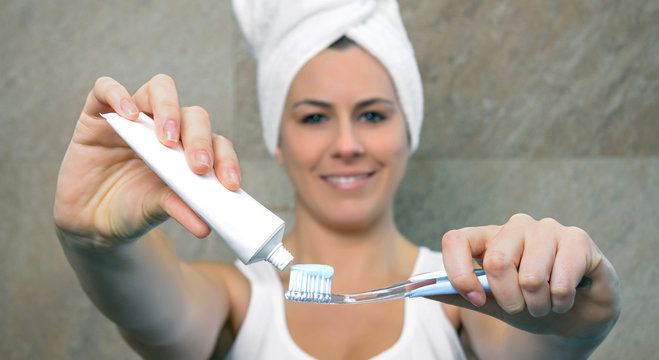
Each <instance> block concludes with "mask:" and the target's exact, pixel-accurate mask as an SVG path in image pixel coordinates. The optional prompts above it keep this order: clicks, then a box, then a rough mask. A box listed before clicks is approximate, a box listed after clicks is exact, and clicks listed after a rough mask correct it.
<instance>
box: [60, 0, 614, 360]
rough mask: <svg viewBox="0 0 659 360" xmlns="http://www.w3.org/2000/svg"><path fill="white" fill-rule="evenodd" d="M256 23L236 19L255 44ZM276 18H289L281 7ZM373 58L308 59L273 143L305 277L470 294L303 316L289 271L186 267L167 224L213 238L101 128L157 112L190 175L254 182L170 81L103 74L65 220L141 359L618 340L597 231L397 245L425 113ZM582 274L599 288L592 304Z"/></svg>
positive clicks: (518, 352) (90, 105)
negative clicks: (124, 82)
mask: <svg viewBox="0 0 659 360" xmlns="http://www.w3.org/2000/svg"><path fill="white" fill-rule="evenodd" d="M384 3H386V4H385V5H386V7H387V8H386V9H382V8H377V7H376V8H373V9H371V10H373V12H374V13H375V14H376V15H375V16H377V15H378V14H379V15H381V14H382V12H380V13H378V11H383V12H385V13H387V11H388V13H387V14H389V15H388V16H390V15H391V9H392V7H391V6H392V5H391V4H392V2H384ZM243 4H244V3H243ZM393 4H394V5H395V3H393ZM380 5H381V4H380ZM385 5H381V6H385ZM350 6H352V4H350ZM333 9H334V8H333ZM359 9H361V8H359ZM244 10H245V9H244V8H242V9H241V8H240V7H237V11H236V12H237V15H238V18H239V21H240V23H241V26H242V28H243V31H244V32H245V33H246V37H248V41H249V40H250V30H249V29H250V28H249V26H247V25H246V24H245V18H244V17H241V12H242V11H244ZM303 10H304V11H312V10H314V9H311V10H310V9H308V8H307V9H303ZM315 10H318V9H315ZM350 10H351V11H348V12H346V13H349V14H354V13H355V11H352V10H354V9H350ZM394 10H395V19H399V18H398V10H397V7H394ZM262 11H263V12H264V13H267V14H269V15H271V16H274V18H275V20H273V22H274V23H276V22H277V19H279V18H278V17H277V16H276V14H277V12H276V11H274V12H273V11H265V10H262ZM243 14H244V13H243ZM272 14H275V15H272ZM364 14H366V15H365V16H370V15H369V14H371V13H369V12H368V11H364ZM303 15H304V14H303ZM335 15H336V14H335ZM360 16H361V15H360ZM355 17H357V16H355ZM385 17H386V16H385ZM250 18H253V17H250ZM286 18H287V19H288V21H290V18H291V17H290V16H287V17H286ZM301 18H305V17H304V16H302V17H301ZM305 19H306V18H305ZM395 19H394V23H395V22H396V21H398V20H395ZM367 23H368V22H367V21H366V22H365V21H362V20H360V21H359V24H367ZM394 25H395V24H394ZM360 26H361V25H360ZM287 29H288V30H290V29H289V28H287ZM401 31H404V30H401ZM284 33H287V32H284ZM302 33H305V34H306V36H310V35H309V34H308V32H302ZM343 33H347V34H348V37H350V34H355V35H354V38H360V37H359V35H358V34H357V32H350V31H347V32H345V31H341V32H337V33H336V34H334V36H335V35H339V37H340V35H342V34H343ZM252 35H253V34H252ZM350 38H352V37H350ZM406 39H407V38H406V37H405V40H406ZM252 40H254V39H253V37H252ZM265 43H268V41H266V42H265ZM254 44H255V42H252V43H251V46H252V50H253V51H254V50H255V45H254ZM369 44H370V43H369V42H368V41H367V40H364V39H363V38H362V40H361V41H357V44H355V42H353V41H351V40H349V39H347V38H341V39H340V40H339V41H338V42H336V43H334V44H333V45H332V46H330V47H327V46H325V45H324V46H323V49H324V50H318V51H316V52H315V53H314V54H313V55H312V56H311V57H309V58H306V59H304V61H301V65H300V66H299V67H298V68H296V70H295V71H294V72H292V75H291V76H290V83H287V84H285V87H286V88H287V91H286V92H285V93H284V95H283V99H282V100H283V101H282V102H283V103H282V104H281V106H280V107H279V110H280V111H278V112H276V113H278V114H281V116H276V118H277V120H276V121H274V124H276V126H275V127H274V129H275V130H274V131H272V129H273V125H272V124H273V122H268V123H267V124H264V128H266V130H265V132H266V135H265V136H266V143H267V144H268V147H269V148H270V149H271V150H272V151H273V152H274V153H275V154H276V157H277V160H278V161H279V163H280V164H281V165H282V166H283V167H284V168H285V169H286V171H287V173H288V175H289V177H290V178H291V181H292V182H293V184H294V186H295V189H296V221H295V226H294V228H293V229H292V230H291V231H290V232H289V233H288V235H287V236H286V238H285V239H284V244H285V246H286V248H288V249H289V250H290V251H291V253H292V254H293V255H294V256H295V262H297V263H321V264H330V265H332V266H334V268H335V275H334V277H333V291H334V292H339V293H347V292H357V291H364V290H369V289H373V288H378V287H382V286H386V285H389V284H393V283H396V282H399V281H402V280H404V279H407V278H409V276H410V275H412V274H413V273H417V272H423V271H431V270H438V269H441V268H443V267H445V269H446V271H447V272H448V274H449V278H450V279H451V281H452V283H453V284H454V286H455V287H456V288H457V289H458V290H459V291H460V294H461V295H454V296H437V297H435V298H434V299H432V300H423V299H414V300H404V301H403V300H396V301H385V302H379V303H372V304H364V305H351V306H327V305H319V304H303V303H291V302H284V301H283V299H282V296H281V295H282V291H283V290H282V286H284V287H285V285H286V284H287V282H288V279H287V276H288V272H285V273H283V274H279V275H278V274H277V273H276V272H275V271H274V269H273V268H272V267H271V266H270V265H269V264H267V263H260V264H255V265H250V266H244V265H242V264H235V265H230V264H217V263H181V262H179V261H178V259H177V258H176V255H175V253H174V251H173V250H172V247H171V244H170V243H169V241H168V240H167V239H166V238H165V237H164V235H163V234H161V233H159V232H157V230H152V229H153V227H154V226H156V225H157V224H158V223H160V222H161V221H163V220H164V219H165V218H167V217H168V216H171V217H173V218H175V219H176V220H177V221H179V222H180V223H181V224H182V225H183V226H185V227H186V228H187V229H188V230H189V231H191V232H192V233H193V234H195V235H196V236H200V237H204V236H206V235H208V233H209V231H210V230H209V228H208V227H207V226H206V224H204V223H203V221H201V220H200V219H199V218H198V217H197V216H196V215H195V214H194V212H192V211H191V210H190V209H189V208H188V207H187V206H186V205H185V204H184V203H183V202H182V201H181V199H180V198H178V197H177V196H176V195H175V194H173V193H172V191H171V190H170V189H169V188H168V187H166V185H164V184H163V183H162V182H161V181H160V180H159V179H158V177H157V176H156V175H155V174H153V172H151V171H150V170H149V169H148V167H146V166H145V165H144V163H143V162H142V161H141V160H139V159H138V158H137V157H136V156H135V154H134V153H133V152H132V151H131V149H130V148H128V147H127V146H126V145H125V143H123V141H121V140H120V138H118V136H117V135H116V134H115V133H114V131H113V130H112V129H111V128H110V127H109V126H108V125H107V123H106V122H105V121H104V120H102V118H100V117H99V116H98V114H99V113H104V112H110V111H116V112H118V113H119V114H120V115H122V116H124V117H125V118H127V119H135V118H136V117H137V114H138V111H144V112H147V113H150V114H153V117H154V120H155V122H156V128H157V136H158V138H159V139H160V141H161V142H162V143H163V144H164V145H166V146H172V145H174V144H175V143H176V142H178V141H179V139H180V140H181V141H182V142H183V145H184V148H185V152H186V157H187V160H188V163H189V165H190V168H191V169H192V170H193V171H195V172H196V173H198V174H204V173H208V172H211V171H212V172H214V173H215V175H216V176H217V177H218V178H219V179H220V181H221V182H222V184H223V185H224V186H226V187H227V188H229V189H231V190H235V189H237V188H238V187H239V186H240V181H241V174H240V169H239V165H238V159H237V156H236V154H235V152H234V151H233V148H232V146H231V143H230V142H229V140H227V139H225V138H223V137H221V136H217V135H212V134H211V131H210V120H209V115H208V114H207V113H206V112H205V111H204V110H203V109H201V108H199V107H180V106H179V104H178V97H177V94H176V88H175V85H174V82H173V80H172V79H171V78H169V77H168V76H165V75H158V76H155V77H154V78H152V79H151V80H150V81H149V82H147V83H146V84H145V85H144V86H142V87H141V88H140V89H139V90H138V91H137V92H136V93H135V95H134V96H132V97H131V96H130V94H129V93H128V92H127V91H126V89H125V88H124V87H123V86H121V85H120V84H119V83H118V82H116V81H115V80H113V79H110V78H106V77H104V78H100V79H98V80H97V82H96V84H95V86H94V88H93V90H92V91H91V92H90V94H89V97H88V98H87V102H86V103H85V107H84V109H83V111H82V114H81V116H80V119H79V120H78V124H77V126H76V129H75V131H74V134H73V138H72V141H71V144H70V146H69V149H68V150H67V153H66V155H65V157H64V160H63V162H62V166H61V170H60V175H59V179H58V188H57V193H56V199H55V211H54V213H55V221H56V225H57V231H58V235H59V237H60V240H61V242H62V246H63V248H64V250H65V253H66V255H67V257H68V259H69V261H70V263H71V265H72V266H73V268H74V269H75V270H76V273H77V275H78V277H79V279H80V281H81V284H82V286H83V288H84V289H85V291H86V292H87V294H88V295H89V297H90V298H91V299H92V301H93V302H94V303H95V304H96V306H97V307H98V308H99V309H100V310H101V311H102V312H103V313H104V314H105V315H106V316H107V317H108V318H110V319H111V320H112V321H114V322H115V323H116V324H117V325H118V326H119V328H120V331H121V333H122V335H123V336H124V338H125V339H126V341H127V342H128V343H129V344H130V345H131V346H132V347H133V348H134V349H135V350H136V351H137V352H138V353H140V354H141V355H142V356H144V357H147V358H184V359H192V358H207V357H209V356H211V355H212V354H213V353H214V352H215V351H216V350H217V347H218V346H217V344H219V343H221V341H218V337H219V333H220V329H222V328H223V327H226V328H227V329H229V330H230V331H228V332H223V333H225V334H226V333H229V334H230V335H229V340H230V341H231V342H232V343H233V347H232V349H231V350H230V353H229V356H230V357H235V358H254V357H265V356H269V357H281V358H305V357H309V356H312V357H318V358H366V357H373V356H378V355H379V356H380V358H400V357H412V358H415V357H416V358H418V357H425V358H463V357H464V356H465V353H464V352H463V349H462V348H461V347H460V344H459V341H458V337H457V331H458V330H459V331H463V332H464V333H465V334H466V336H465V338H466V339H467V340H468V341H467V342H466V343H467V346H468V348H466V349H465V350H467V352H471V351H473V352H474V353H475V354H476V355H477V356H479V357H483V358H487V357H490V358H542V357H547V358H552V359H554V358H572V357H576V358H578V357H585V356H587V355H588V354H589V353H590V352H591V351H592V350H593V349H594V348H595V347H596V346H597V345H598V344H599V343H600V342H601V341H602V339H603V338H604V337H605V336H606V334H607V333H608V332H609V330H610V328H611V327H612V326H613V324H614V323H615V320H616V318H617V316H618V314H619V299H618V297H619V290H618V287H617V276H616V274H615V271H614V269H613V268H612V266H611V264H610V263H609V262H608V261H607V259H606V258H605V257H604V256H603V254H602V253H601V252H600V251H599V249H598V248H597V247H596V245H595V244H594V243H593V241H592V240H591V239H590V237H589V236H588V235H587V234H586V233H585V232H584V231H583V230H580V229H577V228H573V227H565V226H562V225H560V224H558V223H557V222H556V221H554V220H551V219H543V220H539V221H537V220H534V219H532V218H531V217H529V216H527V215H515V216H513V217H511V218H510V220H509V221H508V222H507V223H506V224H504V225H501V226H485V227H473V228H465V229H460V230H454V231H451V232H449V233H447V234H446V235H445V236H444V239H443V243H442V248H443V254H439V253H434V252H430V251H429V250H427V249H419V248H418V247H416V246H415V245H414V244H412V243H411V242H410V241H409V240H407V239H406V238H405V237H404V236H403V235H402V234H400V233H399V232H398V230H397V229H396V226H395V222H394V216H393V195H394V192H395V190H396V188H397V186H398V184H399V183H400V180H401V178H402V176H403V173H404V171H405V167H406V164H407V159H408V156H409V155H410V153H411V152H412V151H413V150H414V148H415V147H416V142H417V141H418V129H419V127H418V125H419V123H418V122H415V121H416V120H415V119H414V114H415V113H419V111H418V104H417V105H415V104H414V103H413V101H412V102H410V98H411V96H410V91H408V90H409V89H408V88H406V85H404V84H402V83H401V80H400V76H399V75H397V74H399V73H397V72H396V70H395V69H394V68H393V67H394V66H395V65H388V64H390V63H388V62H387V61H386V60H385V59H384V58H383V57H386V55H382V54H380V55H379V56H377V58H376V56H375V55H374V54H375V53H377V51H376V50H373V51H367V50H365V48H366V47H368V46H369ZM263 48H265V49H267V51H269V54H270V53H276V51H277V50H276V49H274V48H273V47H271V46H264V47H263ZM273 49H274V50H273ZM258 51H259V49H256V50H255V52H257V53H258ZM292 56H297V55H295V54H293V55H292ZM258 57H259V56H258V55H257V58H258ZM302 58H303V57H302ZM263 63H267V60H263V59H262V58H261V59H259V90H260V91H261V92H260V94H259V95H260V100H261V111H262V112H264V109H265V110H271V109H272V108H275V109H276V108H277V105H276V104H277V100H276V99H275V100H272V97H273V94H272V93H267V90H263V89H268V86H269V85H271V83H269V82H268V80H267V79H265V80H263V78H262V76H266V75H268V74H267V70H268V68H267V67H265V68H264V67H263V66H262V64H263ZM280 66H284V65H280ZM270 70H272V69H270ZM275 82H276V81H275ZM412 88H413V86H412ZM264 91H266V93H264ZM412 93H414V91H412ZM272 104H275V105H272ZM415 106H416V107H415ZM415 109H416V110H415ZM415 111H416V112H415ZM270 116H272V114H270ZM263 117H264V118H267V117H268V116H267V115H264V116H263ZM268 129H270V130H268ZM268 139H269V142H268ZM473 259H477V260H478V261H480V262H481V263H482V265H483V267H484V268H485V269H486V271H487V273H488V277H489V279H490V283H491V287H492V292H491V294H489V295H487V296H486V294H485V293H484V292H483V289H482V288H481V287H480V285H479V284H478V282H477V280H476V278H475V276H474V275H473V273H472V268H473V265H472V262H473ZM583 276H588V277H590V278H591V279H592V280H593V285H592V287H591V288H588V289H580V290H579V291H575V290H574V289H575V287H576V284H577V283H578V281H579V279H581V277H583ZM278 280H279V281H278ZM282 284H283V285H282ZM433 300H439V301H441V302H438V301H433ZM231 334H232V336H231Z"/></svg>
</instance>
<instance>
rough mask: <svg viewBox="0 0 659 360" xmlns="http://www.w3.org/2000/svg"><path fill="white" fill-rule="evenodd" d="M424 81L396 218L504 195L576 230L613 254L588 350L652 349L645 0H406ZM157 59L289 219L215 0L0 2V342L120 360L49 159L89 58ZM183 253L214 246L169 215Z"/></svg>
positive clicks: (657, 131)
mask: <svg viewBox="0 0 659 360" xmlns="http://www.w3.org/2000/svg"><path fill="white" fill-rule="evenodd" d="M401 8H402V12H403V17H404V20H405V23H406V25H407V26H408V29H409V32H410V37H411V39H412V41H413V43H414V45H415V47H416V50H417V57H418V59H419V64H420V67H421V71H422V75H423V78H424V87H425V91H426V95H425V101H426V111H425V114H426V122H425V125H424V132H423V135H422V141H421V148H420V149H419V151H418V153H417V154H416V155H415V156H414V157H413V158H412V160H411V163H410V165H409V172H408V174H407V176H406V178H405V179H404V182H403V184H402V185H401V189H400V191H399V193H398V195H397V198H396V213H397V215H398V225H399V227H400V228H401V230H402V231H403V232H404V233H405V234H406V235H408V236H409V237H410V238H411V239H412V240H414V241H415V242H417V243H419V244H423V245H427V246H429V247H431V248H434V249H439V248H440V239H441V236H442V234H443V233H444V232H446V231H448V230H450V229H453V228H458V227H462V226H469V225H482V224H490V223H502V222H504V221H506V219H507V218H508V217H509V216H510V215H512V214H514V213H516V212H527V213H530V214H531V215H533V216H535V217H538V218H541V217H554V218H556V219H558V220H559V221H561V222H563V223H566V224H573V225H578V226H580V227H583V228H584V229H586V230H587V231H588V232H589V233H590V234H591V236H592V237H593V238H594V239H595V240H596V241H597V242H598V244H599V246H600V247H601V248H602V250H604V251H605V252H606V254H607V255H608V256H609V258H610V259H611V261H612V262H613V263H614V265H615V266H616V268H617V270H618V272H619V275H620V277H621V280H622V292H623V306H624V308H623V314H622V316H621V318H620V321H619V322H618V324H617V325H616V327H615V328H614V330H613V332H612V334H611V336H610V337H609V338H608V339H607V340H606V341H605V342H604V343H603V344H602V346H601V347H600V348H599V349H598V350H597V351H596V352H595V354H594V355H593V359H617V358H631V359H649V358H655V357H656V356H657V354H658V353H659V346H658V345H657V343H656V340H655V337H656V334H657V333H659V331H658V326H657V324H659V316H658V315H657V313H658V312H657V311H656V310H657V308H659V300H658V298H659V289H657V280H656V278H657V276H659V266H657V265H656V264H657V261H656V259H657V257H658V255H659V251H658V250H657V240H659V239H658V238H659V235H657V234H659V221H658V219H659V101H658V94H659V22H658V21H656V19H657V18H659V3H658V2H657V1H641V0H632V1H624V2H622V1H573V2H565V1H558V0H551V1H525V2H510V1H485V2H483V1H475V0H424V1H420V0H405V1H402V2H401ZM159 72H163V73H167V74H170V75H172V76H173V77H174V78H175V80H176V81H177V84H178V88H179V93H180V96H181V102H182V103H183V104H187V105H192V104H197V105H202V106H204V107H205V108H206V109H207V110H208V111H209V112H210V113H211V114H212V117H213V128H214V130H215V131H217V132H221V133H223V134H225V135H226V136H227V137H229V138H231V139H232V140H233V141H234V144H235V146H236V148H237V151H238V154H239V156H240V158H241V159H242V167H243V171H244V179H245V182H244V188H245V189H247V191H248V192H250V193H252V195H254V196H255V197H256V198H258V199H260V200H261V201H263V202H264V203H265V204H266V205H267V206H269V207H271V208H272V209H273V210H275V211H276V212H278V213H279V214H280V215H281V216H282V217H283V218H285V219H286V220H287V221H290V222H292V220H293V219H292V212H293V207H292V196H293V190H292V188H291V187H290V185H289V184H288V182H287V179H286V178H285V175H284V173H283V172H282V170H281V169H280V168H279V167H278V166H277V165H276V163H275V162H274V161H273V160H272V159H269V157H268V156H267V155H266V152H265V148H264V146H263V145H262V143H261V137H260V130H259V124H258V117H257V116H258V112H257V107H256V106H257V102H256V98H255V86H254V81H255V75H254V65H253V64H252V62H251V60H250V59H249V55H248V53H247V51H246V48H245V46H244V45H243V43H242V38H241V35H240V33H239V31H238V28H237V26H236V23H235V21H234V19H233V17H232V14H231V9H230V5H229V4H228V1H195V2H176V1H166V2H157V1H142V2H139V3H138V2H130V1H113V2H110V1H106V2H73V1H64V2H62V1H58V2H41V1H35V0H20V1H18V0H9V1H3V2H0V154H2V161H0V174H2V175H0V200H1V201H0V204H1V205H0V230H1V231H0V246H1V247H2V251H0V284H1V285H0V286H1V287H0V289H1V290H0V332H1V335H2V336H0V354H2V356H1V357H2V358H6V359H25V358H47V359H69V358H73V359H88V358H93V359H129V358H136V356H135V355H134V354H133V353H132V352H131V351H130V350H129V349H128V348H127V346H126V345H124V344H123V342H122V341H121V339H120V337H119V335H118V334H117V332H116V331H115V329H114V327H113V326H112V324H110V323H109V322H108V321H106V320H105V319H104V318H103V317H102V315H100V314H99V313H98V311H97V310H95V308H94V307H93V306H92V305H91V304H90V302H89V300H87V298H86V297H85V296H84V294H83V292H82V291H81V289H80V288H79V286H78V284H77V281H76V279H75V277H74V276H73V273H72V271H71V270H70V268H69V267H68V265H67V263H66V261H65V259H64V257H63V255H62V252H61V251H60V249H59V245H58V242H57V240H56V238H55V236H54V234H53V226H52V216H51V212H52V210H51V208H52V200H53V194H54V187H55V179H56V175H57V169H58V165H59V161H60V160H61V157H62V155H63V153H64V150H65V148H66V145H67V143H68V141H69V139H70V135H71V132H72V129H73V125H74V123H75V120H76V118H77V115H78V113H79V111H80V109H81V107H82V104H83V102H84V99H85V96H86V94H87V92H88V91H89V90H90V89H91V87H92V85H93V83H94V80H95V79H96V78H97V77H98V76H100V75H110V76H113V77H115V78H117V79H118V80H120V81H121V82H122V83H124V84H125V85H126V86H127V87H128V89H129V90H131V91H134V90H136V89H137V87H138V86H139V85H140V84H142V83H143V82H145V81H146V80H148V79H149V78H150V77H151V76H153V75H154V74H157V73H159ZM164 227H165V228H166V231H167V232H168V233H169V234H170V236H171V237H172V238H173V239H174V242H175V245H176V247H177V249H178V251H179V254H180V256H181V257H182V258H183V259H216V260H217V259H219V260H230V259H231V255H230V254H229V253H228V251H227V249H226V247H224V246H223V245H222V243H221V242H220V241H219V240H218V239H217V238H216V237H215V236H211V237H210V238H208V239H204V240H197V239H194V238H193V237H191V236H190V235H188V234H186V233H185V232H184V231H183V230H182V229H181V228H180V227H179V226H178V225H176V224H174V223H167V224H165V225H164Z"/></svg>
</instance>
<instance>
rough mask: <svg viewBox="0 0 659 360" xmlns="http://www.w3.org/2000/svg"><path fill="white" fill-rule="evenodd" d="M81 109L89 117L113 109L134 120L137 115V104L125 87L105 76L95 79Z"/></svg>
mask: <svg viewBox="0 0 659 360" xmlns="http://www.w3.org/2000/svg"><path fill="white" fill-rule="evenodd" d="M82 111H83V113H85V114H86V115H88V116H91V117H98V114H99V113H105V112H110V111H114V112H116V113H117V114H119V115H121V116H123V117H124V118H126V119H130V120H135V119H136V118H137V115H138V110H137V106H136V105H135V103H134V101H133V99H132V98H131V96H130V94H129V93H128V91H127V90H126V88H125V87H124V86H123V85H121V84H120V83H119V82H117V81H116V80H114V79H112V78H110V77H107V76H103V77H100V78H98V79H97V80H96V83H95V84H94V88H93V89H92V91H90V93H89V95H88V96H87V101H86V102H85V106H84V108H83V110H82Z"/></svg>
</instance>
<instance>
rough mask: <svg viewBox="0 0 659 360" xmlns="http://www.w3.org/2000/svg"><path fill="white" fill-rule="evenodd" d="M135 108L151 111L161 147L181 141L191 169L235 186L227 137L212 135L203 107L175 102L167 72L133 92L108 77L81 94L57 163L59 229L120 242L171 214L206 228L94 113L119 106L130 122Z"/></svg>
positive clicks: (199, 230)
mask: <svg viewBox="0 0 659 360" xmlns="http://www.w3.org/2000/svg"><path fill="white" fill-rule="evenodd" d="M139 111H142V112H145V113H147V114H150V115H152V117H153V119H154V121H155V127H156V136H157V137H158V139H159V141H160V142H161V143H162V144H163V145H165V146H173V145H175V144H176V143H177V142H178V141H179V139H180V140H181V141H182V143H183V148H184V149H185V156H186V159H187V161H188V164H189V166H190V169H192V171H194V172H195V173H197V174H204V173H207V172H209V171H215V175H216V176H217V178H218V179H219V180H220V182H221V183H222V184H223V185H224V186H225V187H226V188H228V189H230V190H236V189H238V188H239V187H240V178H241V175H240V168H239V164H238V159H237V156H236V153H235V151H234V150H233V146H232V144H231V142H230V141H229V140H227V139H226V138H224V137H222V136H218V135H213V134H212V133H211V126H210V119H209V116H208V113H207V112H206V111H205V110H204V109H203V108H201V107H198V106H193V107H179V102H178V95H177V91H176V87H175V85H174V81H173V80H172V79H171V77H169V76H167V75H156V76H154V77H153V78H152V79H151V80H149V81H148V82H147V83H146V84H144V85H143V86H142V87H141V88H140V89H139V90H138V91H137V92H136V93H135V95H134V96H133V97H131V96H130V94H129V93H128V91H127V90H126V89H125V88H124V87H123V86H122V85H121V84H119V83H118V82H117V81H115V80H114V79H111V78H109V77H101V78H99V79H98V80H97V81H96V84H95V85H94V88H93V89H92V91H91V92H90V93H89V95H88V97H87V101H86V103H85V106H84V109H83V110H82V113H81V115H80V118H79V119H78V123H77V124H76V127H75V130H74V133H73V137H72V139H71V143H70V144H69V147H68V149H67V151H66V154H65V156H64V159H63V160H62V164H61V167H60V172H59V176H58V181H57V190H56V193H55V206H54V217H55V224H56V226H57V228H58V231H60V232H65V233H68V234H71V235H74V236H77V237H83V238H89V239H94V242H96V243H98V242H102V243H105V244H108V243H109V244H121V243H124V242H128V241H131V240H133V239H135V238H137V237H139V236H141V235H142V234H143V233H145V232H146V231H148V230H149V229H150V228H152V227H153V226H156V225H157V224H158V223H160V222H162V221H163V220H165V219H166V218H167V217H168V216H171V217H173V218H174V219H176V220H177V221H178V222H179V223H181V224H182V225H183V226H184V227H185V228H186V229H188V230H189V231H190V232H191V233H193V234H194V235H195V236H198V237H205V236H207V235H208V234H209V232H210V228H209V227H208V226H207V225H206V224H205V223H204V222H203V221H202V220H201V219H200V218H199V217H198V216H197V215H196V214H195V213H194V212H193V211H192V209H190V208H189V207H188V206H187V205H186V204H185V203H184V202H183V201H182V200H181V199H180V198H179V197H178V196H177V195H176V194H175V193H174V192H173V191H172V190H171V189H170V188H169V187H167V185H166V184H165V183H164V182H162V180H160V178H159V177H158V176H157V175H156V174H155V173H154V172H153V171H151V169H150V168H149V167H148V166H147V165H146V164H145V163H144V162H143V161H142V160H141V159H140V158H139V157H137V155H136V154H135V153H134V152H133V150H132V149H131V148H130V147H128V145H127V144H126V143H125V142H124V141H123V140H122V139H121V138H120V137H119V136H118V135H117V134H116V133H115V132H114V130H113V129H112V128H111V127H110V125H109V124H108V123H107V122H106V121H105V119H104V118H102V117H101V116H100V114H101V113H107V112H117V113H118V114H119V115H121V116H123V117H124V118H126V119H129V120H135V119H137V117H138V113H139Z"/></svg>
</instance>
